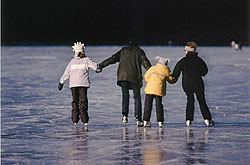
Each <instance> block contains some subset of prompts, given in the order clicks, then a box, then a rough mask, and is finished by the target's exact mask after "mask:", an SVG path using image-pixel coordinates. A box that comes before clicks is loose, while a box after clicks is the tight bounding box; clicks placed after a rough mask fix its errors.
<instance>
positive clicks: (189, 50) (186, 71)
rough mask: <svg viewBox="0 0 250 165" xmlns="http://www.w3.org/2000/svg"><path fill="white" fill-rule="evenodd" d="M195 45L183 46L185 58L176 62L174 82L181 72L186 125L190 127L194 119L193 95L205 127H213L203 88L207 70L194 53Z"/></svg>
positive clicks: (191, 43) (193, 43)
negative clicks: (184, 96)
mask: <svg viewBox="0 0 250 165" xmlns="http://www.w3.org/2000/svg"><path fill="white" fill-rule="evenodd" d="M196 48H197V44H196V43H195V42H188V43H187V44H186V46H185V55H186V56H185V57H183V58H182V59H181V60H179V61H178V62H177V64H176V65H175V67H174V70H173V77H174V79H173V80H174V81H173V83H174V82H176V81H177V80H178V77H179V76H180V73H181V72H182V87H183V90H184V92H185V93H186V95H187V105H186V125H187V126H190V125H191V123H192V121H193V119H194V101H195V99H194V94H195V95H196V98H197V100H198V102H199V105H200V109H201V113H202V116H203V118H204V121H205V124H206V125H207V126H209V127H210V126H213V125H214V121H213V120H212V116H211V113H210V111H209V109H208V106H207V103H206V100H205V94H204V91H205V87H204V82H203V80H202V77H204V76H205V75H206V74H207V72H208V68H207V65H206V63H205V62H204V61H203V60H202V59H201V58H200V57H199V56H198V53H197V51H196Z"/></svg>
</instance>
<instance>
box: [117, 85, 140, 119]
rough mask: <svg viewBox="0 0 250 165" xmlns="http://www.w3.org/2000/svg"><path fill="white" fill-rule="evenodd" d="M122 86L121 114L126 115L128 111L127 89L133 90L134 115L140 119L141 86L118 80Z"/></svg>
mask: <svg viewBox="0 0 250 165" xmlns="http://www.w3.org/2000/svg"><path fill="white" fill-rule="evenodd" d="M120 86H121V88H122V115H125V116H128V113H129V90H130V89H132V90H133V94H134V100H135V102H134V116H135V117H136V119H137V120H139V121H141V116H142V106H141V88H140V86H138V85H136V84H133V83H130V82H127V81H123V82H120Z"/></svg>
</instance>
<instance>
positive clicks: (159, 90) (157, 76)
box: [143, 56, 172, 127]
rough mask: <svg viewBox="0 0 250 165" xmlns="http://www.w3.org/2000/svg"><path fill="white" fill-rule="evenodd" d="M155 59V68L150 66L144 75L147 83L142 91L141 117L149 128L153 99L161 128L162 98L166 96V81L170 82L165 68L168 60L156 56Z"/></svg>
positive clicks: (162, 116) (168, 72) (162, 119)
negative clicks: (143, 97)
mask: <svg viewBox="0 0 250 165" xmlns="http://www.w3.org/2000/svg"><path fill="white" fill-rule="evenodd" d="M156 59H158V60H159V62H158V63H157V64H156V65H155V66H152V67H151V68H150V69H149V70H148V71H147V72H146V73H145V75H144V78H145V81H146V83H147V84H146V87H145V89H144V91H145V93H146V97H145V106H144V116H143V120H144V126H145V127H148V126H150V118H151V111H152V103H153V99H155V101H156V117H157V122H158V123H159V127H162V126H163V122H164V110H163V104H162V97H163V96H165V95H166V88H167V81H168V80H169V79H170V80H172V76H170V69H169V68H168V66H167V64H168V62H170V60H169V59H167V58H162V57H158V56H157V57H156Z"/></svg>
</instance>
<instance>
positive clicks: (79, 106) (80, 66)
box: [58, 42, 98, 125]
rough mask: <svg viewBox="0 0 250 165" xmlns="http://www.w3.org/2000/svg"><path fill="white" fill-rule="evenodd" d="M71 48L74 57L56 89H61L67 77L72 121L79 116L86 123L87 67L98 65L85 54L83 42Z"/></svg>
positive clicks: (94, 68) (88, 83) (95, 68)
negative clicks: (70, 94)
mask: <svg viewBox="0 0 250 165" xmlns="http://www.w3.org/2000/svg"><path fill="white" fill-rule="evenodd" d="M72 48H73V51H74V52H75V55H74V58H73V59H72V60H71V61H70V62H69V64H68V65H67V67H66V69H65V71H64V73H63V75H62V76H61V78H60V81H59V85H58V89H59V90H62V88H63V84H64V83H65V81H66V80H68V79H69V88H70V90H71V92H72V121H73V123H74V124H75V125H76V123H78V121H79V119H80V118H81V121H82V122H83V123H84V124H85V125H87V123H88V121H89V116H88V97H87V89H88V88H89V87H90V82H89V68H91V69H93V70H95V71H96V70H97V69H98V67H97V63H95V62H94V61H93V60H92V59H91V58H89V57H86V56H85V51H84V48H85V47H84V44H81V42H77V43H75V44H74V46H72ZM79 116H80V118H79Z"/></svg>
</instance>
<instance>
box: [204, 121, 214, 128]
mask: <svg viewBox="0 0 250 165" xmlns="http://www.w3.org/2000/svg"><path fill="white" fill-rule="evenodd" d="M204 122H205V124H206V125H207V126H208V127H212V126H214V121H213V120H208V119H206V120H204Z"/></svg>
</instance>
